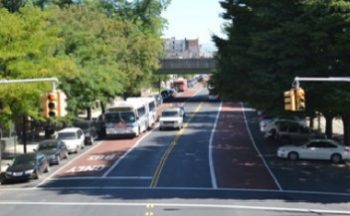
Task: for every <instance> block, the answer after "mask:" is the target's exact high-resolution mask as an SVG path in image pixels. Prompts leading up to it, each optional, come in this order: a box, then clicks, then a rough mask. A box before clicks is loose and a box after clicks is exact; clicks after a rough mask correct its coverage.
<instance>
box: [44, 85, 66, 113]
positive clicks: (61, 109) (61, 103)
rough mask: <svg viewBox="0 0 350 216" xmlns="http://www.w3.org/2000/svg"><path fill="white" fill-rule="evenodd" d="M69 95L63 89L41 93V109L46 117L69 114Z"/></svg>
mask: <svg viewBox="0 0 350 216" xmlns="http://www.w3.org/2000/svg"><path fill="white" fill-rule="evenodd" d="M66 99H67V96H66V94H65V93H64V92H63V91H61V90H57V91H51V92H48V93H46V94H43V95H41V98H40V104H41V105H40V109H41V115H42V116H43V117H44V118H57V117H63V116H66V115H67V102H66Z"/></svg>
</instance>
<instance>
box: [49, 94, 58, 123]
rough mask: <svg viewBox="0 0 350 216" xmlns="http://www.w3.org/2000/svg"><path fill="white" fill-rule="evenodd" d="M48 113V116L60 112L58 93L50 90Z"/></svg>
mask: <svg viewBox="0 0 350 216" xmlns="http://www.w3.org/2000/svg"><path fill="white" fill-rule="evenodd" d="M47 114H48V117H56V116H57V114H58V104H57V93H56V92H49V93H48V94H47Z"/></svg>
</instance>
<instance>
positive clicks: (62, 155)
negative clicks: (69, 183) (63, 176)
mask: <svg viewBox="0 0 350 216" xmlns="http://www.w3.org/2000/svg"><path fill="white" fill-rule="evenodd" d="M36 151H37V152H39V153H42V154H44V155H45V156H46V157H47V159H48V161H49V164H50V165H53V164H60V162H61V160H62V159H66V158H67V157H68V149H67V146H66V145H65V144H64V143H63V142H62V141H61V140H54V139H53V140H45V141H42V142H40V143H39V145H38V148H37V150H36Z"/></svg>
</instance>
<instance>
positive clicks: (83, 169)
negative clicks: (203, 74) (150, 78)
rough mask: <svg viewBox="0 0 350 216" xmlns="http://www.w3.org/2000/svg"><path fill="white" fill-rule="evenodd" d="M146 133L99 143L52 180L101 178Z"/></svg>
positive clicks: (187, 94)
mask: <svg viewBox="0 0 350 216" xmlns="http://www.w3.org/2000/svg"><path fill="white" fill-rule="evenodd" d="M199 90H200V88H199V87H197V88H196V89H192V90H187V91H185V92H183V93H182V94H180V95H179V96H188V97H192V96H194V95H195V94H196V92H198V91H199ZM171 106H173V104H171V103H167V104H163V105H162V106H160V107H159V108H158V113H160V112H161V111H162V110H164V109H165V108H167V107H171ZM148 133H150V132H148ZM148 133H144V134H142V135H141V136H139V137H137V138H133V139H115V140H104V141H101V143H99V144H98V146H93V147H92V149H90V150H88V151H87V152H85V153H82V155H80V156H77V158H75V159H73V161H72V162H71V163H68V164H67V165H66V166H64V167H62V168H61V169H60V170H58V172H57V173H54V174H53V176H52V178H67V177H103V176H104V174H105V173H106V172H108V171H109V169H110V168H111V167H113V165H114V164H115V163H116V162H117V161H118V160H119V159H120V158H121V157H122V156H123V155H124V154H126V152H128V151H129V149H130V148H132V147H133V146H135V145H137V144H138V141H141V139H143V137H144V136H146V135H147V134H148Z"/></svg>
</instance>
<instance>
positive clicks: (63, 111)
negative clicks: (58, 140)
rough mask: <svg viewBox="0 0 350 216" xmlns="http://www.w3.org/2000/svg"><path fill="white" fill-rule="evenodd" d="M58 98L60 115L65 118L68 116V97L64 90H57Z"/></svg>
mask: <svg viewBox="0 0 350 216" xmlns="http://www.w3.org/2000/svg"><path fill="white" fill-rule="evenodd" d="M57 98H58V115H59V117H64V116H66V115H67V114H68V112H67V101H66V100H67V96H66V94H65V93H64V92H63V91H62V90H57Z"/></svg>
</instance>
